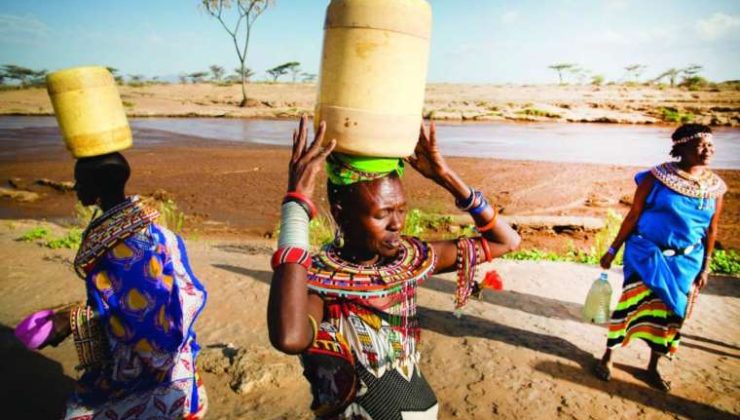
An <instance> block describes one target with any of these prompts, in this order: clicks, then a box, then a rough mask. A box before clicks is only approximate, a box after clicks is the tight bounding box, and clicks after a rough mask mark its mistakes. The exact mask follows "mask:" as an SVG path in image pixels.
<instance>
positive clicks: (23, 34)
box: [0, 14, 49, 41]
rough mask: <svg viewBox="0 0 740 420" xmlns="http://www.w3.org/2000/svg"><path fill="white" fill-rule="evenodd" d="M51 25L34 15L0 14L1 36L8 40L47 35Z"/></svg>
mask: <svg viewBox="0 0 740 420" xmlns="http://www.w3.org/2000/svg"><path fill="white" fill-rule="evenodd" d="M48 33H49V26H47V25H46V24H45V23H44V22H42V21H40V20H38V19H36V18H35V17H32V16H15V15H5V14H0V37H2V38H3V39H5V40H6V41H7V40H9V39H11V40H24V39H26V38H35V37H41V36H45V35H47V34H48Z"/></svg>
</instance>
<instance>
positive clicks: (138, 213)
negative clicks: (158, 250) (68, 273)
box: [74, 196, 159, 278]
mask: <svg viewBox="0 0 740 420" xmlns="http://www.w3.org/2000/svg"><path fill="white" fill-rule="evenodd" d="M157 217H159V212H158V211H157V210H154V209H152V208H150V207H148V206H145V205H144V204H142V203H141V200H140V199H139V197H137V196H134V197H130V198H127V199H126V201H124V202H123V203H121V204H119V205H117V206H115V207H113V208H112V209H110V210H108V211H106V212H105V213H104V214H103V215H102V216H100V217H99V218H97V219H95V220H93V221H92V222H90V225H89V226H88V227H87V229H85V232H84V233H83V234H82V244H81V245H80V249H79V250H78V251H77V256H75V262H74V267H75V270H76V271H77V274H78V275H79V276H80V277H82V278H84V277H85V275H84V273H86V272H88V271H90V270H91V269H92V267H93V266H95V263H96V262H97V261H98V258H100V257H101V256H102V255H103V254H105V253H106V252H108V250H109V249H111V248H112V247H113V246H115V245H116V244H117V243H118V242H120V241H122V240H124V239H126V238H128V237H129V236H131V235H133V234H134V233H136V232H138V231H140V230H141V229H142V228H144V227H146V226H148V225H149V224H150V223H152V222H153V221H154V220H155V219H156V218H157Z"/></svg>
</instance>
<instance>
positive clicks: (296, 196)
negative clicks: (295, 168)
mask: <svg viewBox="0 0 740 420" xmlns="http://www.w3.org/2000/svg"><path fill="white" fill-rule="evenodd" d="M293 200H295V201H298V202H300V203H303V204H305V205H306V206H308V208H309V210H310V213H308V217H309V219H313V218H314V217H316V206H315V205H314V204H313V201H311V199H310V198H308V197H306V196H305V195H303V194H301V193H298V192H295V191H288V192H287V193H286V194H285V198H284V199H283V204H285V203H286V202H288V201H293Z"/></svg>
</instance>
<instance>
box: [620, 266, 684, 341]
mask: <svg viewBox="0 0 740 420" xmlns="http://www.w3.org/2000/svg"><path fill="white" fill-rule="evenodd" d="M682 323H683V319H682V318H681V317H679V316H678V315H676V314H675V313H674V312H673V311H672V310H670V309H668V307H667V306H666V304H665V303H663V301H662V300H661V299H660V298H659V297H658V295H656V294H655V293H653V291H652V290H650V288H648V287H647V286H646V285H645V283H643V282H642V280H641V279H640V278H639V277H637V276H632V277H630V278H629V279H625V281H624V286H622V296H621V297H620V298H619V303H618V304H617V307H616V309H615V310H614V312H613V313H612V317H611V321H610V322H609V333H608V336H607V337H608V338H607V341H606V346H607V347H609V348H614V347H617V346H626V345H628V344H629V343H630V341H632V339H634V338H641V339H643V340H644V341H645V342H646V343H647V344H648V345H649V346H650V348H651V349H652V350H653V351H655V352H657V353H661V354H666V355H669V356H670V355H673V354H674V353H675V352H676V350H678V343H679V341H680V340H681V332H680V329H681V324H682Z"/></svg>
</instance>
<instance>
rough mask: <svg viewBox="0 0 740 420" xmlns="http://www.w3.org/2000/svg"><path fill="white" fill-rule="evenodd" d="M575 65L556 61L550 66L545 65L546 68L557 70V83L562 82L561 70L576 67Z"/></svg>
mask: <svg viewBox="0 0 740 420" xmlns="http://www.w3.org/2000/svg"><path fill="white" fill-rule="evenodd" d="M576 67H577V66H576V65H575V64H572V63H556V64H553V65H551V66H547V68H548V69H552V70H555V71H556V72H558V83H559V84H561V85H562V84H563V72H564V71H566V70H572V69H574V68H576Z"/></svg>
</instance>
